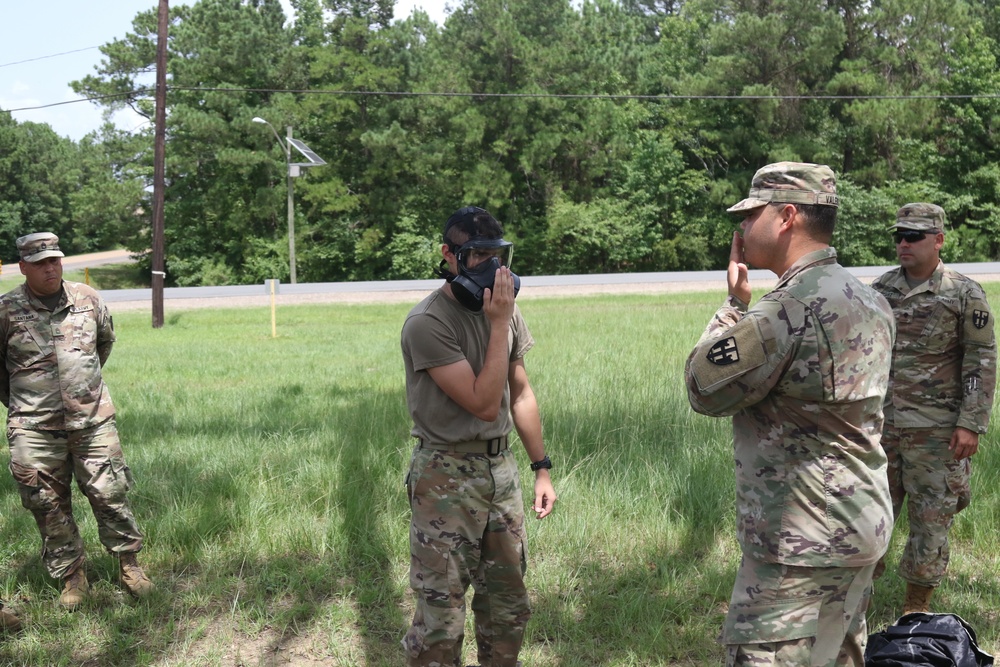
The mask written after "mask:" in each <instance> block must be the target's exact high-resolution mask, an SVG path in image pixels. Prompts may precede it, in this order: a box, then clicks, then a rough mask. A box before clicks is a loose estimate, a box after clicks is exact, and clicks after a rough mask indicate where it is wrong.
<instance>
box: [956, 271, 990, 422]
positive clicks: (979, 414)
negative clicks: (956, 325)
mask: <svg viewBox="0 0 1000 667" xmlns="http://www.w3.org/2000/svg"><path fill="white" fill-rule="evenodd" d="M966 285H967V287H968V289H966V290H964V293H963V299H962V308H963V317H962V325H961V326H962V333H961V349H962V362H961V365H962V406H961V408H960V409H959V414H958V421H957V422H956V426H961V427H962V428H966V429H969V430H970V431H973V432H975V433H979V434H983V433H986V429H987V428H988V427H989V425H990V412H991V411H992V409H993V393H994V390H995V389H996V380H997V341H996V335H995V333H994V330H993V327H994V324H993V315H992V313H991V311H990V304H989V303H988V302H987V300H986V294H985V292H983V289H982V287H981V286H980V285H979V284H978V283H976V282H974V281H972V280H970V281H968V282H967V283H966Z"/></svg>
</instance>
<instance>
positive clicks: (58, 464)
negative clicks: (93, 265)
mask: <svg viewBox="0 0 1000 667" xmlns="http://www.w3.org/2000/svg"><path fill="white" fill-rule="evenodd" d="M17 251H18V253H19V254H20V258H21V261H20V268H21V273H22V274H23V275H24V277H25V282H24V284H22V285H21V286H20V287H17V288H15V289H13V290H11V291H10V292H8V293H7V294H4V295H3V296H2V297H0V400H2V401H3V404H4V405H5V406H6V407H7V442H8V444H9V445H10V471H11V474H12V475H13V476H14V481H15V482H16V484H17V487H18V490H19V491H20V494H21V504H22V505H24V507H25V508H26V509H28V510H30V511H31V513H32V514H33V515H34V517H35V521H36V523H37V524H38V529H39V532H40V533H41V537H42V560H43V562H44V563H45V567H46V569H47V570H48V572H49V575H51V576H52V577H53V578H55V579H60V580H62V583H63V590H62V593H61V594H60V596H59V603H60V604H61V605H62V606H63V607H64V608H66V609H71V610H72V609H75V608H76V607H77V606H78V605H79V604H80V603H82V602H83V601H84V600H85V599H86V598H87V597H88V594H89V590H90V585H89V583H88V581H87V575H86V573H85V571H84V548H83V540H82V539H81V537H80V532H79V530H78V529H77V525H76V522H75V521H74V519H73V509H72V482H73V478H74V477H75V478H76V482H77V485H78V486H79V487H80V490H81V491H83V493H84V495H86V496H87V499H88V500H89V501H90V506H91V508H92V509H93V512H94V518H95V519H96V520H97V526H98V534H99V536H100V539H101V543H102V544H103V545H104V547H105V548H106V549H107V550H108V552H109V553H111V554H112V555H114V556H115V557H116V558H117V559H118V561H119V569H120V577H121V583H122V585H123V586H124V587H125V588H126V590H128V592H129V593H131V594H132V595H134V596H136V597H142V596H144V595H147V594H148V593H150V592H151V591H152V590H153V583H152V582H151V581H150V580H149V579H148V578H147V577H146V575H145V573H144V572H143V571H142V569H141V568H140V567H139V564H138V562H137V561H136V553H138V551H139V549H141V548H142V541H143V535H142V533H141V532H140V531H139V527H138V526H137V525H136V521H135V518H134V517H133V515H132V510H131V509H130V508H129V505H128V500H127V499H126V492H127V491H128V490H129V488H131V486H132V476H131V473H130V471H129V468H128V466H127V465H126V464H125V457H124V454H123V453H122V448H121V444H120V443H119V440H118V430H117V428H116V426H115V407H114V404H113V403H112V402H111V395H110V393H109V392H108V388H107V386H106V385H105V384H104V379H103V377H102V374H101V368H102V367H103V366H104V363H105V362H106V361H107V359H108V356H109V355H110V354H111V346H112V345H113V344H114V342H115V332H114V326H113V324H112V321H111V315H110V313H108V309H107V307H106V306H105V305H104V301H103V300H102V299H101V297H100V296H99V295H98V293H97V292H96V291H95V290H93V289H92V288H91V287H89V286H88V285H83V284H81V283H73V282H68V281H64V280H63V277H62V274H63V270H62V258H63V253H62V251H61V250H60V249H59V238H58V237H57V236H56V235H55V234H50V233H48V232H39V233H35V234H28V235H27V236H22V237H21V238H19V239H17Z"/></svg>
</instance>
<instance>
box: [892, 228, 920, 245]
mask: <svg viewBox="0 0 1000 667" xmlns="http://www.w3.org/2000/svg"><path fill="white" fill-rule="evenodd" d="M926 236H927V232H914V231H907V232H893V233H892V238H893V240H894V241H895V242H896V245H899V244H900V243H902V242H903V241H906V242H907V243H916V242H917V241H923V240H924V238H925V237H926Z"/></svg>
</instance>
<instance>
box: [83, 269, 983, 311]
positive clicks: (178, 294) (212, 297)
mask: <svg viewBox="0 0 1000 667" xmlns="http://www.w3.org/2000/svg"><path fill="white" fill-rule="evenodd" d="M950 266H951V267H952V268H954V269H955V270H957V271H960V272H962V273H964V274H966V275H969V276H973V277H975V278H976V279H977V280H979V281H980V282H1000V263H991V264H952V265H950ZM888 268H890V267H885V266H868V267H857V268H852V269H849V270H850V271H851V273H853V274H854V275H856V276H858V277H859V278H861V279H862V280H864V281H866V282H870V281H871V280H873V279H874V278H876V277H877V276H879V275H881V274H882V273H884V272H885V271H886V270H887V269H888ZM775 282H776V277H775V276H774V274H772V273H771V272H770V271H763V270H755V271H751V272H750V284H751V285H752V286H753V288H754V291H755V294H760V291H759V290H760V289H766V288H769V287H772V286H773V285H774V284H775ZM440 284H441V281H440V280H384V281H371V282H352V283H300V284H297V285H290V284H289V285H279V288H278V294H277V296H276V302H277V303H278V304H281V305H289V304H301V303H375V302H381V303H416V302H417V301H419V300H420V299H421V298H423V296H424V295H426V294H427V293H428V292H430V291H431V290H433V289H435V288H437V287H438V286H439V285H440ZM725 288H726V272H725V271H677V272H671V273H629V274H620V273H619V274H593V275H574V276H525V277H524V278H522V280H521V293H520V294H519V295H518V298H519V299H531V298H536V297H553V296H580V295H587V294H637V293H647V294H665V293H671V292H693V291H724V290H725ZM102 294H103V295H104V298H105V299H106V300H107V301H108V303H109V306H110V308H111V309H112V310H113V311H125V310H151V309H152V302H151V299H152V293H151V290H148V289H134V290H105V291H104V292H102ZM163 298H164V308H169V309H177V310H183V309H188V308H233V307H242V306H266V305H268V304H270V296H269V293H268V292H267V290H266V288H265V286H264V284H260V285H240V286H230V287H168V288H166V289H164V290H163Z"/></svg>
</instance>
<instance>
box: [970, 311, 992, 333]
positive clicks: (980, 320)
mask: <svg viewBox="0 0 1000 667" xmlns="http://www.w3.org/2000/svg"><path fill="white" fill-rule="evenodd" d="M989 322H990V314H989V313H988V312H987V311H985V310H973V311H972V324H973V326H975V327H976V328H977V329H982V328H983V327H985V326H986V325H987V324H989Z"/></svg>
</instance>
